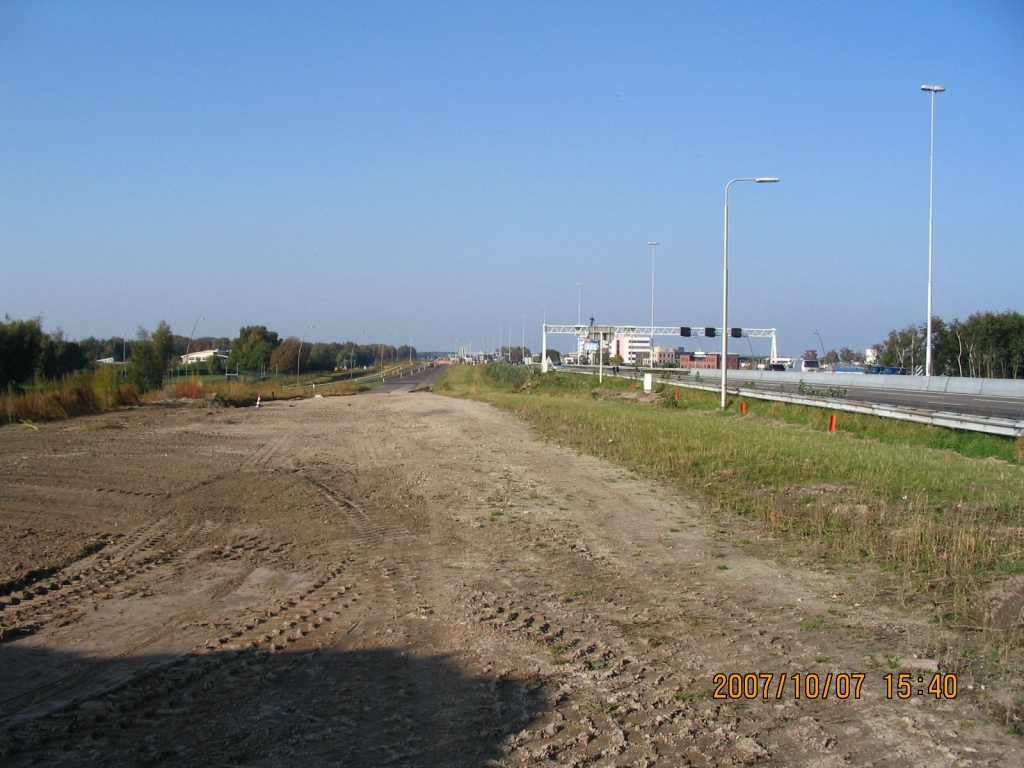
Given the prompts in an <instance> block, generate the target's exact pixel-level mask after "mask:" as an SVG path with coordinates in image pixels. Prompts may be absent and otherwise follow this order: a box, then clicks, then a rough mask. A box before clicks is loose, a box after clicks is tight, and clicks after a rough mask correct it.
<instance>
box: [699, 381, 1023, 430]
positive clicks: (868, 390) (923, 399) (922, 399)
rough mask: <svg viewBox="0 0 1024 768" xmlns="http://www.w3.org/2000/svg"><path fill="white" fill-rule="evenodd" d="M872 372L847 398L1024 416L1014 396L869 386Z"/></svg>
mask: <svg viewBox="0 0 1024 768" xmlns="http://www.w3.org/2000/svg"><path fill="white" fill-rule="evenodd" d="M701 378H702V379H703V380H704V381H705V382H707V383H708V384H718V383H719V381H720V379H719V377H718V376H705V375H703V374H701ZM742 378H743V372H742V371H738V372H734V373H730V375H729V383H730V385H735V384H736V383H737V382H742ZM873 378H875V377H874V376H872V375H869V374H864V379H865V384H867V385H868V386H863V387H861V386H855V387H853V386H851V387H847V388H846V390H847V393H846V397H845V398H844V399H845V400H848V401H860V402H864V403H874V404H876V405H901V406H905V407H908V408H923V409H925V410H929V411H949V412H951V413H967V414H972V415H974V416H997V417H999V418H1003V419H1024V400H1021V399H1018V398H1013V397H992V396H990V395H958V394H945V393H941V392H905V391H899V390H892V389H882V388H881V387H872V386H870V382H871V379H873ZM804 381H805V382H806V383H807V384H810V385H811V386H814V387H817V388H818V389H821V390H824V389H826V388H827V387H828V386H829V381H828V374H817V375H813V376H808V377H806V378H805V379H804ZM779 386H780V385H779V384H775V383H773V384H771V385H769V384H767V383H764V384H760V385H759V388H762V389H765V390H774V391H776V392H778V391H779ZM781 386H782V391H784V392H792V393H794V394H796V393H797V391H798V389H799V387H800V383H799V382H798V381H794V382H792V383H790V382H786V383H783V384H782V385H781Z"/></svg>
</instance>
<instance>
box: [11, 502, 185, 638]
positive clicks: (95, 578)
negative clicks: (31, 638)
mask: <svg viewBox="0 0 1024 768" xmlns="http://www.w3.org/2000/svg"><path fill="white" fill-rule="evenodd" d="M167 535H168V531H167V521H163V520H160V521H155V522H152V523H149V524H146V525H143V526H142V527H141V528H139V529H136V530H135V531H134V532H133V533H132V534H131V535H130V536H127V537H125V538H124V539H122V540H121V541H119V542H116V543H112V544H109V545H108V546H106V547H104V548H103V549H102V550H100V551H99V552H97V553H94V554H92V555H90V556H88V557H85V558H83V559H81V560H79V561H77V562H76V563H73V564H71V565H69V566H67V567H65V568H62V569H61V570H59V571H58V572H57V573H55V574H53V575H52V576H50V577H48V578H46V579H42V580H40V581H38V582H36V583H34V584H32V585H29V586H26V588H25V589H23V590H21V591H20V592H15V593H13V594H12V595H9V596H8V597H7V598H5V599H4V601H3V603H2V604H3V606H4V607H3V610H2V611H0V642H6V641H10V640H14V639H17V638H18V637H24V636H26V635H31V634H34V633H35V632H38V631H39V630H40V629H42V628H43V627H45V626H47V625H50V624H56V625H58V626H66V625H67V624H69V623H71V622H72V621H73V620H74V618H75V616H76V615H77V614H78V612H79V611H80V610H81V607H82V605H83V603H85V602H88V601H95V600H100V599H104V598H107V597H110V596H112V595H114V594H124V592H125V589H126V588H125V587H124V586H123V585H125V584H126V583H127V582H129V581H130V580H132V579H133V578H135V577H137V576H138V575H139V574H141V573H144V572H145V571H146V570H148V569H151V568H153V567H154V566H155V565H157V564H159V563H161V562H164V561H166V560H167V559H168V558H169V555H168V554H167V553H166V552H163V551H161V550H160V549H159V547H160V545H161V544H162V543H163V542H164V540H165V538H166V537H167Z"/></svg>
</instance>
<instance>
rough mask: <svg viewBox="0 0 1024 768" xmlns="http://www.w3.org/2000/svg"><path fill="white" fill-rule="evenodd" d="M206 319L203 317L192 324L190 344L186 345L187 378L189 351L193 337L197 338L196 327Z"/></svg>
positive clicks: (186, 376) (189, 337)
mask: <svg viewBox="0 0 1024 768" xmlns="http://www.w3.org/2000/svg"><path fill="white" fill-rule="evenodd" d="M204 319H205V318H204V317H203V316H202V315H199V317H197V318H196V321H195V322H194V323H193V324H192V331H191V332H190V333H189V335H188V344H186V345H185V378H186V379H187V378H188V350H189V347H191V346H192V337H193V336H195V333H196V326H197V325H199V323H200V321H202V320H204Z"/></svg>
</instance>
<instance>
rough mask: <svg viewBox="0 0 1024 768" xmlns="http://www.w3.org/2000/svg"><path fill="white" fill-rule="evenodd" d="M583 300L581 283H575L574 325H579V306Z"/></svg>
mask: <svg viewBox="0 0 1024 768" xmlns="http://www.w3.org/2000/svg"><path fill="white" fill-rule="evenodd" d="M582 302H583V283H576V325H579V324H580V323H581V322H582V321H583V320H582V315H581V314H580V306H581V304H582Z"/></svg>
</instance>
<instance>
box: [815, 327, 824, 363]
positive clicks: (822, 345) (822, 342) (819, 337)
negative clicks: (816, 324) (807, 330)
mask: <svg viewBox="0 0 1024 768" xmlns="http://www.w3.org/2000/svg"><path fill="white" fill-rule="evenodd" d="M814 335H815V336H817V337H818V343H819V344H821V357H822V358H823V359H824V357H825V342H824V341H822V340H821V334H820V333H818V331H817V330H815V331H814Z"/></svg>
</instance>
